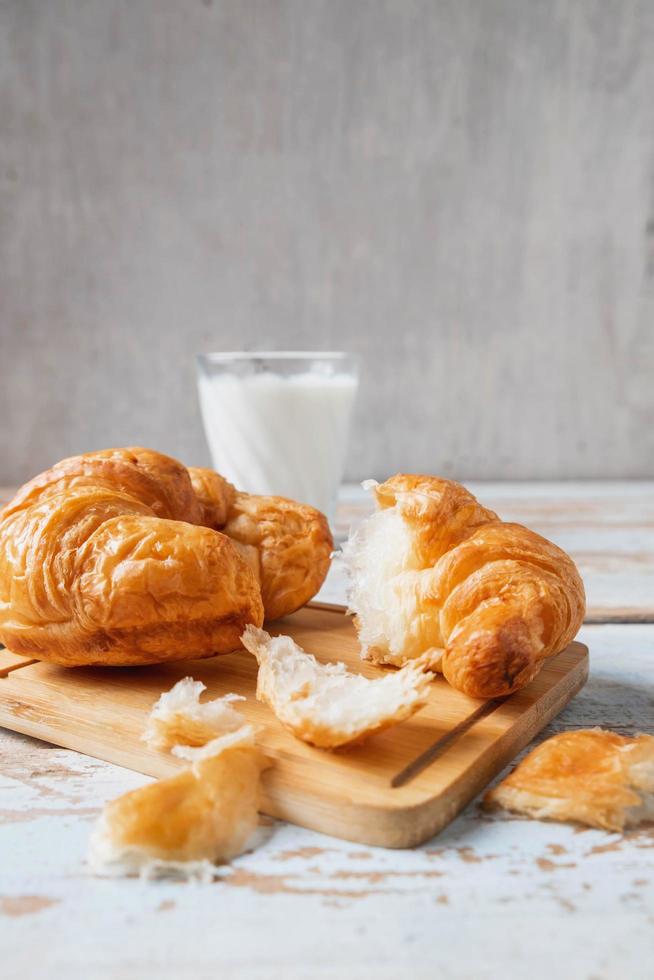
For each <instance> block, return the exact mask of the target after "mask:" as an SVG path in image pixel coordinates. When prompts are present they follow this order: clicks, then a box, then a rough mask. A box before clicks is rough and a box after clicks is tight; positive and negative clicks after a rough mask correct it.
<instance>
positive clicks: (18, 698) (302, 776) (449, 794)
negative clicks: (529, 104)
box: [0, 603, 588, 847]
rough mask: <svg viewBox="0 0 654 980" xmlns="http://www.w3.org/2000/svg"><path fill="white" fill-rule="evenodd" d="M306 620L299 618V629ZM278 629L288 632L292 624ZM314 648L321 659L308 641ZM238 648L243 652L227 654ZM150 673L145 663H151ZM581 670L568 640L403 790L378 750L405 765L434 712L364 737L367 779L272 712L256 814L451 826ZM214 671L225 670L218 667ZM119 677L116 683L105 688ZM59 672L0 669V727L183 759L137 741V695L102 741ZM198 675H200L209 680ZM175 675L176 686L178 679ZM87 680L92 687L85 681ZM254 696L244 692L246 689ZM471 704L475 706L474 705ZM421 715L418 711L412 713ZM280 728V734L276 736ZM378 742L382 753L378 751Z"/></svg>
mask: <svg viewBox="0 0 654 980" xmlns="http://www.w3.org/2000/svg"><path fill="white" fill-rule="evenodd" d="M311 608H312V609H315V610H316V612H320V611H323V612H324V613H327V614H328V615H330V614H335V615H338V616H339V617H340V616H341V615H342V613H343V607H340V606H331V605H329V604H325V603H316V604H315V605H312V607H311ZM303 612H305V611H303ZM291 619H292V617H291ZM306 620H307V617H306V615H304V622H305V626H304V627H303V629H304V630H305V632H306ZM300 621H302V617H300ZM289 624H290V620H288V621H286V623H285V624H284V626H285V627H288V626H289ZM280 625H282V624H280ZM337 627H338V629H337V635H338V637H339V642H342V640H340V638H341V637H342V635H343V621H342V620H339V622H338V623H337ZM284 631H290V630H289V629H288V628H287V629H285V630H284ZM352 632H353V631H352ZM353 642H354V641H353ZM314 652H317V653H318V654H319V655H320V651H319V650H317V649H315V648H314ZM233 656H239V657H240V656H241V655H230V657H233ZM330 656H333V655H332V654H330ZM350 656H351V653H350ZM0 658H4V659H3V662H0V668H2V667H3V666H4V665H6V664H7V663H11V664H12V665H13V662H14V661H15V660H16V659H17V658H14V655H12V654H9V653H8V652H7V651H0ZM11 658H13V660H12V659H11ZM323 659H324V657H323ZM222 660H223V658H214V659H213V661H194V662H193V667H194V668H195V667H197V668H198V671H199V670H200V668H201V667H202V666H204V667H205V668H207V667H210V668H211V669H212V670H213V669H214V668H215V667H216V664H220V661H222ZM248 664H249V661H244V660H240V661H238V665H239V668H242V667H243V666H245V667H246V668H247V667H248ZM176 666H177V667H178V668H179V671H180V672H181V673H182V674H184V673H188V672H190V671H189V670H187V669H186V667H187V665H185V664H177V665H176ZM188 666H190V665H188ZM35 667H36V670H35ZM43 667H46V670H45V671H43V670H41V674H45V678H46V681H45V682H44V681H43V679H42V678H41V677H40V675H39V668H43ZM156 669H157V668H147V671H148V672H151V671H154V670H156ZM49 671H50V672H49ZM133 671H134V669H133V668H132V669H131V671H128V676H129V677H135V681H136V684H135V685H132V684H131V683H130V688H132V687H134V688H136V687H138V685H139V683H140V684H141V686H143V684H144V681H143V677H147V678H148V680H149V681H150V682H151V681H152V676H153V675H152V674H151V673H148V674H141V673H140V672H139V675H138V676H135V675H134V673H133ZM194 672H195V671H194ZM0 673H1V671H0ZM86 673H87V672H86V671H85V674H86ZM209 674H211V670H210V671H209ZM587 674H588V652H587V649H586V647H585V646H583V644H580V643H573V644H571V645H570V647H568V648H567V649H566V650H565V651H563V652H562V653H561V654H559V655H557V656H556V657H553V658H551V659H550V661H548V663H547V664H546V666H545V667H544V668H543V670H542V671H541V673H540V674H539V675H538V677H537V678H536V680H535V681H534V682H532V684H531V685H529V686H528V687H527V688H525V690H524V691H522V692H519V693H518V694H517V695H514V696H513V697H512V698H509V699H507V700H506V701H505V702H503V703H500V704H499V705H498V707H497V708H496V709H495V710H493V711H492V713H491V714H489V715H487V716H486V717H484V718H482V719H480V720H479V721H478V722H476V723H475V725H474V726H473V727H472V728H471V729H470V730H469V732H466V733H465V735H464V736H462V737H461V738H460V739H457V740H456V741H455V742H454V743H453V744H452V745H451V746H450V747H449V748H448V750H447V753H445V754H444V755H443V757H442V759H439V760H437V761H436V762H433V763H431V765H430V766H429V767H428V768H427V769H425V770H424V771H423V772H421V773H420V774H419V775H417V777H416V778H415V779H414V780H413V781H412V782H411V783H410V784H409V785H408V786H405V787H401V788H395V789H394V788H392V787H391V785H390V780H391V778H392V777H393V776H394V775H396V771H397V768H398V762H397V759H395V762H393V760H392V758H389V759H388V760H386V757H385V755H384V752H386V753H387V754H388V753H389V749H394V748H395V747H396V745H399V744H400V743H402V745H403V748H402V751H403V752H404V751H405V749H406V751H407V752H408V753H409V754H408V755H407V756H406V758H403V759H402V764H404V763H405V762H410V761H411V752H413V754H415V746H414V747H413V748H412V745H413V743H412V741H411V739H412V738H413V740H414V742H415V739H416V738H417V737H418V736H419V737H420V739H421V740H422V741H421V747H423V745H424V744H425V739H428V740H429V739H431V740H432V741H433V740H434V737H435V736H436V737H437V736H439V735H440V734H441V731H436V730H432V729H430V728H429V724H428V722H429V719H427V721H425V719H424V718H423V719H422V721H421V722H420V721H419V723H417V724H416V725H415V726H414V727H415V729H416V731H415V732H412V731H411V726H410V723H409V722H405V723H403V725H400V726H397V728H396V729H393V730H391V731H395V732H396V733H397V735H398V736H399V737H398V738H396V739H395V740H393V741H391V740H389V736H388V734H386V740H385V743H384V742H383V741H382V740H383V738H384V736H383V734H382V735H378V736H374V737H373V738H371V739H370V740H369V741H368V742H367V743H366V746H368V748H367V749H366V750H363V749H362V752H364V754H365V755H367V760H368V763H370V766H371V767H372V768H373V769H374V768H375V766H376V768H377V769H378V770H380V771H379V772H373V774H372V775H370V774H369V773H368V772H367V769H366V759H365V758H364V759H363V760H362V759H361V756H360V754H358V753H355V752H354V750H352V752H350V753H325V752H323V751H321V750H319V749H313V748H310V747H308V746H306V745H304V744H303V743H300V742H298V741H297V740H296V739H294V738H293V737H292V736H290V735H289V734H288V733H286V732H285V731H284V730H282V729H281V726H279V723H278V722H276V719H274V716H270V719H268V720H269V721H270V726H269V727H268V726H267V727H266V730H265V732H264V735H263V736H262V742H263V746H264V750H267V749H268V746H267V744H266V739H267V738H268V737H269V736H274V737H272V738H271V749H270V751H269V754H270V755H271V757H272V759H273V761H274V764H273V766H272V767H271V768H270V769H269V770H267V771H266V772H265V773H264V778H263V803H262V811H263V812H265V813H268V814H270V815H271V816H274V817H278V818H282V819H286V820H290V821H291V822H294V823H299V824H301V825H303V826H306V827H309V828H310V829H313V830H317V831H320V832H322V833H327V834H332V835H335V836H338V837H342V838H344V839H347V840H351V841H355V842H358V843H364V844H369V845H381V846H385V847H410V846H414V845H416V844H419V843H421V842H422V841H424V840H426V839H427V838H429V837H431V836H433V834H435V833H437V832H438V831H439V830H441V829H442V828H443V827H444V826H445V825H446V824H447V823H449V821H450V820H451V819H453V817H454V816H456V814H457V813H458V812H459V811H460V810H461V809H462V808H463V806H465V805H466V803H468V802H469V800H470V799H472V798H473V797H474V796H475V795H476V794H477V793H478V792H480V790H482V789H483V788H484V787H485V786H486V785H487V783H488V782H490V781H491V780H492V778H493V777H494V776H495V775H497V774H498V773H499V772H500V771H501V769H502V768H504V766H505V765H506V764H507V763H508V762H510V761H511V759H512V758H514V757H515V755H516V754H517V753H518V752H519V751H520V750H521V749H522V748H524V746H525V745H527V744H528V742H529V741H530V740H531V739H532V738H533V737H534V736H535V735H536V734H537V733H538V732H539V731H540V730H541V729H542V728H543V727H544V726H545V725H546V724H547V722H548V721H550V720H551V718H553V717H554V716H555V715H556V714H557V713H558V712H559V711H560V710H561V709H562V708H563V707H564V706H565V705H566V704H567V703H568V701H569V700H570V699H571V698H572V697H573V696H574V695H575V694H576V693H577V691H578V690H579V689H580V688H581V687H582V686H583V684H584V682H585V679H586V677H587ZM81 676H82V675H78V677H80V678H81ZM107 676H108V677H111V678H112V684H110V685H109V688H108V689H107V690H108V692H109V693H108V694H107V697H108V699H109V700H108V701H107V703H108V704H113V705H114V710H115V705H116V704H120V683H121V682H124V678H125V675H123V677H122V679H121V680H119V678H120V675H119V674H118V673H115V674H114V672H112V671H111V670H109V672H108V674H107ZM215 676H216V677H220V676H221V675H220V673H219V672H218V673H216V675H215ZM114 677H115V678H116V685H115V687H116V690H113V689H112V688H113V687H114V685H113V678H114ZM64 678H65V680H66V685H65V686H67V685H68V684H69V681H71V680H74V679H75V672H73V671H65V672H64V673H61V672H59V673H57V672H56V670H55V671H54V672H53V671H52V668H48V665H43V664H36V665H31V666H30V664H29V663H26V664H25V665H24V666H20V667H18V666H14V667H13V669H12V670H11V672H10V673H9V674H8V675H7V676H6V677H1V676H0V725H4V726H6V727H8V728H10V729H13V730H14V731H18V732H21V733H23V734H25V735H30V736H33V737H36V738H40V739H44V740H46V741H50V742H55V743H56V744H59V745H62V746H64V747H66V748H70V749H73V750H76V751H80V752H83V753H85V754H87V755H91V756H95V757H97V758H101V759H104V760H106V761H108V762H112V763H115V764H118V765H122V766H125V767H127V768H131V769H136V770H137V771H140V772H144V773H146V774H148V775H154V776H164V775H169V774H171V773H172V772H174V771H176V770H177V769H178V768H179V766H180V765H181V763H179V762H178V760H175V759H174V758H173V757H171V756H169V755H164V754H162V753H158V752H153V751H152V750H150V749H148V748H147V747H146V746H145V744H144V743H140V742H139V741H138V734H137V733H138V732H140V731H141V730H142V726H143V723H144V721H145V715H146V714H147V710H148V708H147V706H149V704H151V700H148V699H147V698H145V699H144V698H143V697H141V702H143V703H144V704H145V705H146V707H143V706H142V704H141V702H139V703H137V704H136V706H134V705H130V706H129V709H128V710H127V707H125V708H123V705H122V704H121V706H120V711H121V713H122V712H123V711H124V723H125V726H126V731H128V732H129V734H128V735H127V736H126V737H125V738H118V739H115V738H114V739H113V740H111V741H110V742H109V743H108V744H107V739H106V738H105V740H104V741H103V740H102V735H103V731H106V729H104V730H103V729H101V728H99V727H98V723H97V721H96V718H95V708H96V703H97V697H96V695H95V689H94V687H93V686H91V688H90V690H91V697H90V696H89V691H88V690H83V685H82V683H81V680H80V681H79V684H80V692H81V696H80V698H79V699H76V698H75V696H74V689H73V694H72V695H71V693H70V692H69V691H67V690H66V691H64V690H61V685H59V686H58V684H57V680H58V679H59V680H61V679H64ZM203 679H205V681H206V680H207V678H206V677H205V678H203ZM172 680H173V682H174V678H173V679H172ZM233 681H234V678H233V677H232V680H231V682H230V683H229V684H227V686H228V687H234V686H235V684H234V682H233ZM170 683H171V678H170V672H169V671H168V672H165V675H164V683H163V684H162V685H161V686H160V689H162V690H163V689H166V686H170ZM93 684H95V681H94V682H93ZM86 685H87V689H88V688H89V682H88V677H87V678H86ZM150 687H152V684H151V683H150ZM207 693H208V694H211V695H213V696H215V694H216V693H222V692H216V691H211V690H210V691H208V692H207ZM251 693H252V692H251V691H248V694H250V695H251ZM91 698H92V703H90V702H91ZM111 698H113V702H112V701H111ZM457 698H458V699H459V701H458V702H457V700H456V699H457ZM461 698H462V696H461V695H459V694H458V692H454V691H452V689H451V688H448V687H447V685H446V683H445V682H444V681H440V682H439V681H435V682H434V699H435V700H436V701H437V702H438V706H439V707H440V708H443V706H444V705H445V706H447V705H448V704H449V702H450V701H452V702H454V703H455V705H456V712H458V715H457V717H458V716H460V717H462V718H465V716H466V714H469V712H470V707H469V706H468V705H467V703H466V702H468V701H469V699H463V700H461ZM116 699H118V700H116ZM476 704H478V703H476V702H470V705H472V706H475V705H476ZM73 706H74V707H73ZM250 707H251V709H252V710H256V711H261V710H263V712H264V715H263V717H267V715H266V714H265V713H266V712H268V709H266V708H264V707H263V706H261V705H259V704H258V703H255V704H254V705H250ZM428 709H429V706H428V707H427V708H425V709H423V712H424V713H425V715H427V714H428ZM73 711H78V712H79V713H80V715H81V717H79V718H78V719H77V720H78V722H81V726H80V725H79V724H78V725H77V726H75V727H71V724H70V721H71V717H72V712H73ZM268 714H269V713H268ZM421 714H422V713H419V714H418V715H416V716H414V718H415V719H418V720H419V719H420V715H421ZM432 716H433V711H432ZM128 721H129V725H128V724H127V722H128ZM410 721H411V720H410ZM275 726H277V727H279V729H280V730H281V731H280V732H279V733H278V732H277V731H276V729H275ZM416 732H417V735H416ZM391 738H392V736H391ZM375 746H376V747H377V749H378V750H379V751H377V752H375ZM395 754H396V755H397V752H396V753H395ZM390 755H391V756H392V752H390ZM386 764H388V767H389V768H388V771H387V772H385V770H384V765H386ZM380 773H381V774H380ZM367 783H369V784H370V785H367Z"/></svg>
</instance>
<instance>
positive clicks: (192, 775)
mask: <svg viewBox="0 0 654 980" xmlns="http://www.w3.org/2000/svg"><path fill="white" fill-rule="evenodd" d="M203 687H204V685H202V684H199V683H197V682H194V681H192V680H191V678H185V679H184V680H183V681H180V682H179V683H178V684H176V685H175V687H174V688H173V689H172V690H171V691H169V692H168V694H165V695H162V697H161V698H160V700H159V702H158V703H157V705H156V706H155V709H154V711H153V713H152V716H151V718H150V722H149V726H148V731H149V734H148V738H147V740H148V742H149V743H150V744H151V745H152V744H153V745H157V746H159V747H162V748H164V747H169V746H171V745H173V739H174V738H175V737H177V736H178V737H179V738H180V739H181V740H182V742H183V744H174V745H173V748H172V751H173V754H174V755H176V756H178V757H180V758H184V759H186V760H188V761H189V763H190V765H189V767H188V768H187V769H184V770H183V771H182V772H180V773H178V774H176V775H174V776H171V777H169V778H167V779H160V780H158V781H157V782H153V783H150V784H148V785H147V786H143V787H140V788H139V789H136V790H133V791H131V792H129V793H125V794H124V795H123V796H120V797H118V799H116V800H113V801H112V802H110V803H108V804H107V806H106V807H105V809H104V811H103V813H102V816H101V818H100V820H99V822H98V825H97V827H96V829H95V831H94V833H93V835H92V837H91V849H90V856H89V863H90V864H91V866H92V867H93V868H94V869H95V870H99V871H102V872H104V873H110V874H111V873H113V874H138V873H141V874H148V873H153V872H158V871H164V872H169V871H176V872H178V873H181V874H183V875H185V876H195V875H202V874H205V873H206V872H207V871H210V868H211V864H215V863H217V862H220V861H228V860H230V859H231V858H233V857H236V855H238V854H240V853H242V851H243V850H245V848H246V847H247V846H248V843H249V842H250V841H251V839H252V837H253V835H254V833H255V831H256V829H257V826H258V816H257V814H258V809H259V785H260V774H261V771H262V769H264V768H265V766H266V760H265V757H264V756H263V755H262V753H261V752H260V751H259V749H258V748H257V746H256V744H255V732H254V728H253V727H252V725H250V724H249V723H247V722H246V720H245V718H244V717H243V716H242V715H240V714H239V712H238V711H236V710H235V709H234V708H232V707H231V705H230V703H229V702H230V700H233V698H231V697H230V696H229V695H228V696H227V698H221V699H218V700H217V701H212V702H207V703H206V704H203V705H201V704H199V703H198V698H199V694H200V691H201V689H203ZM185 710H187V711H188V715H187V717H186V720H185V715H184V712H185ZM205 735H206V736H207V738H208V739H209V740H208V741H206V743H205V744H201V740H202V738H203V737H204V736H205Z"/></svg>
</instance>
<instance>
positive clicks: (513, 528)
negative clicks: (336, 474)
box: [350, 474, 585, 698]
mask: <svg viewBox="0 0 654 980" xmlns="http://www.w3.org/2000/svg"><path fill="white" fill-rule="evenodd" d="M375 496H376V498H377V503H378V506H379V509H380V510H382V511H384V510H389V509H393V511H394V512H395V513H397V514H399V515H400V516H401V518H402V521H403V527H404V528H405V531H404V532H403V534H404V537H405V539H406V541H405V543H404V547H405V549H407V550H406V554H405V557H404V559H403V563H402V564H401V566H397V567H391V575H392V579H391V581H390V582H388V583H386V584H385V587H387V588H388V589H390V590H391V591H390V592H388V598H387V599H386V600H385V604H386V606H388V605H389V603H390V602H391V596H392V601H393V602H394V603H396V606H397V611H398V612H397V615H396V616H395V619H394V622H393V623H391V626H390V627H388V626H387V627H385V630H382V631H381V632H382V634H383V635H382V637H381V641H380V638H379V636H378V635H376V634H379V630H377V631H376V630H375V624H374V622H372V620H373V619H374V614H375V609H374V608H373V609H372V612H371V611H370V609H368V613H367V618H366V615H363V616H362V614H361V609H360V608H359V607H360V606H361V605H364V606H369V605H370V604H369V603H366V602H365V600H366V595H365V593H364V595H363V599H364V602H363V603H362V602H361V591H362V590H361V588H360V587H359V594H358V595H357V591H356V590H357V586H356V583H355V590H354V596H355V601H354V602H352V601H351V605H352V607H353V609H354V611H355V612H356V613H357V614H358V615H357V619H356V623H357V628H358V629H359V631H360V634H361V636H362V638H364V637H366V636H368V637H372V639H371V640H370V642H369V644H368V649H367V655H368V656H369V657H370V658H371V659H375V660H378V661H385V662H391V663H395V664H401V663H403V662H404V661H405V660H406V659H407V658H409V657H415V656H420V655H421V654H423V653H424V652H425V650H426V646H425V644H426V645H427V646H428V647H429V648H430V649H433V654H434V664H435V665H436V664H437V663H438V661H439V660H440V667H439V669H441V670H442V671H443V673H444V675H445V677H446V679H447V680H448V681H449V682H450V683H451V684H452V685H453V686H454V687H456V688H458V689H459V690H461V691H463V692H465V693H466V694H468V695H469V696H471V697H475V698H493V697H503V696H506V695H508V694H511V693H513V692H514V691H517V690H519V689H520V688H522V687H524V686H525V684H527V683H528V682H529V681H530V680H531V679H532V678H533V677H535V676H536V674H537V673H538V671H539V670H540V668H541V666H542V663H543V660H544V659H545V658H546V657H548V656H551V655H552V654H555V653H558V652H559V651H561V650H562V649H564V648H565V647H566V646H567V644H568V643H569V642H570V640H572V638H573V637H574V635H575V634H576V632H577V630H578V629H579V627H580V625H581V623H582V621H583V616H584V611H585V597H584V588H583V583H582V581H581V578H580V576H579V573H578V571H577V568H576V566H575V564H574V562H573V561H572V559H571V558H570V557H569V556H568V555H566V554H565V552H563V551H562V550H561V549H560V548H558V547H557V546H556V545H554V544H552V543H551V542H550V541H547V540H546V539H545V538H542V537H541V536H540V535H538V534H536V533H535V532H534V531H530V530H529V529H528V528H525V527H522V526H521V525H519V524H511V523H505V522H503V521H501V520H500V518H499V517H498V516H497V515H496V514H495V513H494V512H493V511H490V510H487V509H486V508H485V507H482V506H481V504H479V503H478V502H477V500H476V499H475V497H473V495H472V494H471V493H469V492H468V491H467V490H466V489H465V487H462V486H460V485H459V484H457V483H454V482H452V481H450V480H443V479H439V478H437V477H429V476H417V475H408V474H398V475H396V476H394V477H392V478H391V479H390V480H387V481H386V482H385V483H383V484H381V485H380V486H377V487H376V488H375ZM372 520H374V518H373V519H372ZM354 545H355V547H354V551H355V552H356V547H357V542H356V538H355V540H354ZM351 550H352V549H351V548H350V551H351ZM357 562H358V567H357V568H356V569H355V573H356V574H358V575H359V576H360V577H362V578H363V579H365V578H366V576H370V571H369V569H368V568H367V567H366V565H365V561H364V564H363V572H362V566H361V562H360V561H359V559H358V556H356V555H355V558H354V563H355V565H356V564H357ZM370 577H371V576H370ZM383 584H384V583H383ZM365 587H366V588H367V586H365ZM377 588H379V584H377ZM357 600H358V605H359V607H358V606H357ZM376 603H377V607H379V606H380V604H381V605H382V606H383V605H384V600H383V599H381V600H380V599H379V598H377V599H376ZM373 605H374V604H373ZM380 618H381V617H380ZM388 618H389V617H387V619H388ZM390 632H392V633H393V637H392V640H391V639H389V633H390ZM398 636H399V637H400V640H398ZM393 645H394V646H393ZM392 646H393V649H391V647H392Z"/></svg>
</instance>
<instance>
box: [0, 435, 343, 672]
mask: <svg viewBox="0 0 654 980" xmlns="http://www.w3.org/2000/svg"><path fill="white" fill-rule="evenodd" d="M221 532H222V533H221ZM331 549H332V540H331V536H330V533H329V528H328V526H327V522H326V520H325V518H324V517H323V516H322V514H320V513H319V512H318V511H316V510H314V509H313V508H312V507H308V506H305V505H302V504H296V503H294V502H293V501H290V500H285V499H283V498H281V497H254V496H249V495H247V494H242V493H239V492H237V491H236V490H235V489H234V487H232V486H231V484H229V483H228V482H227V481H226V480H224V479H223V478H222V477H220V476H219V475H218V474H217V473H213V472H212V471H210V470H187V469H186V468H185V467H184V466H182V464H181V463H179V462H177V460H174V459H171V458H170V457H168V456H164V455H162V454H161V453H157V452H154V451H152V450H149V449H142V448H131V449H108V450H104V451H101V452H96V453H87V454H85V455H83V456H74V457H71V458H70V459H65V460H62V461H61V462H60V463H57V464H56V465H55V466H54V467H52V469H50V470H47V471H46V472H45V473H42V474H41V475H40V476H37V477H35V478H34V479H33V480H31V481H30V482H29V483H27V484H25V486H24V487H22V488H21V489H20V490H19V491H18V493H17V494H16V496H15V497H14V498H13V500H11V501H10V502H9V504H7V506H6V507H5V508H4V509H3V510H0V642H2V643H4V645H5V646H6V647H8V649H9V650H11V651H13V652H15V653H20V654H26V655H28V656H33V657H36V658H39V659H42V660H49V661H53V662H55V663H60V664H63V665H65V666H78V665H82V664H104V665H120V666H124V665H133V664H147V663H158V662H162V661H165V660H185V659H189V658H195V657H208V656H212V655H213V654H216V653H228V652H230V651H232V650H235V649H238V648H239V646H240V636H241V633H242V632H243V630H244V628H245V626H246V625H247V624H248V623H252V624H254V625H255V626H260V625H261V623H262V622H263V619H264V614H265V616H266V617H268V618H277V617H279V616H283V615H286V614H288V613H290V612H292V611H294V610H295V609H297V608H299V607H300V606H301V605H303V604H304V603H305V602H307V601H308V600H309V599H310V598H311V597H312V596H313V595H314V594H315V593H316V592H317V591H318V589H319V588H320V585H321V584H322V582H323V579H324V577H325V575H326V573H327V570H328V567H329V561H330V553H331Z"/></svg>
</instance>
